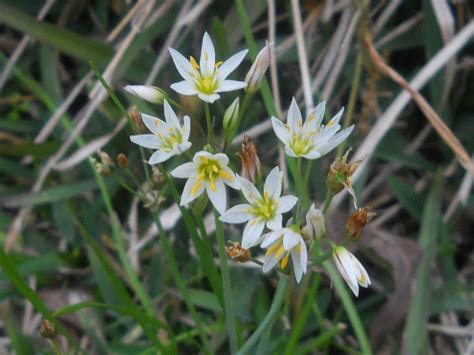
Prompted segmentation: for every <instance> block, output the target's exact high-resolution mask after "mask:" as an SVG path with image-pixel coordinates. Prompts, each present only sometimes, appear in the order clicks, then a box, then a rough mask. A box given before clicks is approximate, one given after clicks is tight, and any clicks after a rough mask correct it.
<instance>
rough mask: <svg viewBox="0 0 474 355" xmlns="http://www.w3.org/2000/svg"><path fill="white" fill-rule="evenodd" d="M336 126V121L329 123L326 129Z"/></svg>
mask: <svg viewBox="0 0 474 355" xmlns="http://www.w3.org/2000/svg"><path fill="white" fill-rule="evenodd" d="M335 124H336V122H335V121H329V122H328V124H327V125H326V127H332V126H334V125H335Z"/></svg>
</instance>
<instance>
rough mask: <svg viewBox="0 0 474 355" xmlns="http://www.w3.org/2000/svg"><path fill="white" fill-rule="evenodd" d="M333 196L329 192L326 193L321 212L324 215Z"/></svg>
mask: <svg viewBox="0 0 474 355" xmlns="http://www.w3.org/2000/svg"><path fill="white" fill-rule="evenodd" d="M333 198H334V195H333V194H331V193H330V192H328V193H326V198H325V200H324V206H323V214H324V215H326V214H327V212H328V210H329V207H330V206H331V202H332V199H333Z"/></svg>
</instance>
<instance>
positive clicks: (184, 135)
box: [130, 100, 191, 165]
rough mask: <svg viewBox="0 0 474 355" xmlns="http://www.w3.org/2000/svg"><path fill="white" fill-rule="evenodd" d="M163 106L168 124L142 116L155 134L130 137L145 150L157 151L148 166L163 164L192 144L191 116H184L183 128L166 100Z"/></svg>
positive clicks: (154, 118)
mask: <svg viewBox="0 0 474 355" xmlns="http://www.w3.org/2000/svg"><path fill="white" fill-rule="evenodd" d="M163 104H164V107H165V119H166V122H164V121H162V120H160V119H159V118H156V117H153V116H150V115H146V114H142V115H141V116H142V120H143V123H144V124H145V126H146V127H147V128H148V129H149V130H150V131H151V132H152V133H153V134H139V135H135V136H130V140H131V141H132V142H133V143H135V144H138V145H141V146H142V147H145V148H150V149H157V151H156V152H154V153H153V154H152V156H151V157H150V160H149V161H148V164H152V165H153V164H158V163H162V162H164V161H165V160H168V159H169V158H171V157H172V156H174V155H179V154H181V153H183V152H185V151H186V150H188V149H189V148H190V147H191V142H189V134H190V132H191V119H190V118H189V116H184V118H183V121H184V124H183V126H181V124H180V122H179V120H178V117H177V116H176V114H175V113H174V111H173V109H172V108H171V106H170V105H169V104H168V102H167V101H166V100H164V102H163Z"/></svg>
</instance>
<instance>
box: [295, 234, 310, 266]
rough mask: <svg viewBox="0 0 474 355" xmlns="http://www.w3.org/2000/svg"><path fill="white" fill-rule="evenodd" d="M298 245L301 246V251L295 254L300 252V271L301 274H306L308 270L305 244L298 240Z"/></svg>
mask: <svg viewBox="0 0 474 355" xmlns="http://www.w3.org/2000/svg"><path fill="white" fill-rule="evenodd" d="M300 245H301V250H300V251H298V250H297V252H300V253H301V255H300V262H301V269H302V270H303V273H304V274H306V271H307V269H308V250H307V249H306V244H305V243H304V240H300Z"/></svg>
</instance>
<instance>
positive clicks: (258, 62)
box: [245, 41, 272, 94]
mask: <svg viewBox="0 0 474 355" xmlns="http://www.w3.org/2000/svg"><path fill="white" fill-rule="evenodd" d="M271 46H272V44H270V43H268V41H267V42H266V44H265V47H263V48H262V49H261V50H260V52H259V53H258V55H257V58H256V59H255V62H254V63H253V64H252V66H251V67H250V70H249V72H248V73H247V75H246V76H245V82H246V83H247V87H246V88H245V92H246V93H248V94H253V93H255V92H257V91H258V90H259V89H260V86H261V85H262V80H263V77H264V76H265V72H266V71H267V69H268V65H269V64H270V57H271V52H270V47H271Z"/></svg>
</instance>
